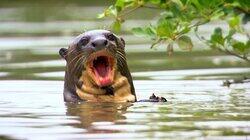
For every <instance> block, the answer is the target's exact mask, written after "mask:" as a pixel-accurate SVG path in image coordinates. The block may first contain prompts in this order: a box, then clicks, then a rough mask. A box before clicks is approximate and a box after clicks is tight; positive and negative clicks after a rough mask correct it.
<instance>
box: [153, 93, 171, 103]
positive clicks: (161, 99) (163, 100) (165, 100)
mask: <svg viewBox="0 0 250 140" xmlns="http://www.w3.org/2000/svg"><path fill="white" fill-rule="evenodd" d="M149 100H150V101H152V102H167V99H166V98H164V97H158V96H155V94H154V93H153V94H152V95H151V96H150V97H149Z"/></svg>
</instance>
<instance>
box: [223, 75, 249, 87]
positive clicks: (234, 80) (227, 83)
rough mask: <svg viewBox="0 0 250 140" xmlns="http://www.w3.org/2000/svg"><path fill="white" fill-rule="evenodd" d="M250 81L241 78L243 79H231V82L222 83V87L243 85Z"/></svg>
mask: <svg viewBox="0 0 250 140" xmlns="http://www.w3.org/2000/svg"><path fill="white" fill-rule="evenodd" d="M249 82H250V79H249V78H247V77H243V79H233V80H231V81H229V80H226V81H223V86H227V87H230V85H231V84H243V83H249Z"/></svg>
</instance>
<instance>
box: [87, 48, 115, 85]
mask: <svg viewBox="0 0 250 140" xmlns="http://www.w3.org/2000/svg"><path fill="white" fill-rule="evenodd" d="M114 60H115V59H114V58H113V57H112V56H111V55H108V53H107V52H105V51H101V52H97V53H95V54H92V55H91V58H90V61H89V67H90V69H91V70H90V72H89V74H90V76H92V78H93V80H94V81H95V83H96V84H97V85H98V86H100V87H104V86H109V85H111V84H112V83H113V79H114V64H115V61H114Z"/></svg>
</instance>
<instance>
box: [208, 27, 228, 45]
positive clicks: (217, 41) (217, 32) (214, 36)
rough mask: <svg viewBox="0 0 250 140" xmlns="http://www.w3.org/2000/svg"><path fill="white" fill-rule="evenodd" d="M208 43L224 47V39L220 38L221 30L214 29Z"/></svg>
mask: <svg viewBox="0 0 250 140" xmlns="http://www.w3.org/2000/svg"><path fill="white" fill-rule="evenodd" d="M210 42H211V43H212V44H220V45H224V42H225V39H224V38H223V36H222V29H221V28H215V30H214V33H213V34H212V35H211V38H210Z"/></svg>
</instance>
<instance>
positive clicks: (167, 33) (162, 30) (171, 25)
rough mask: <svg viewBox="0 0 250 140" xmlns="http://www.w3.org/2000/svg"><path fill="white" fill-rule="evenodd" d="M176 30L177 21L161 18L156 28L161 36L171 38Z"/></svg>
mask: <svg viewBox="0 0 250 140" xmlns="http://www.w3.org/2000/svg"><path fill="white" fill-rule="evenodd" d="M175 30H176V22H175V21H173V20H168V19H160V20H159V21H158V26H157V28H156V33H157V35H158V36H159V37H163V38H171V37H172V36H173V35H174V33H175Z"/></svg>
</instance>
